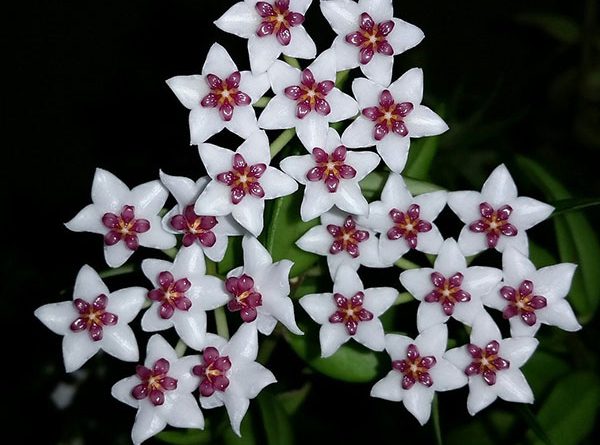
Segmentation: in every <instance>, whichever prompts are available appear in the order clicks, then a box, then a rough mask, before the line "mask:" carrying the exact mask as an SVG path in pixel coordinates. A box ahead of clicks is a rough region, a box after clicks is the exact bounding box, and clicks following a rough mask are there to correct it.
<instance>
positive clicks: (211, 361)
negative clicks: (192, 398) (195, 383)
mask: <svg viewBox="0 0 600 445" xmlns="http://www.w3.org/2000/svg"><path fill="white" fill-rule="evenodd" d="M257 355H258V332H257V331H256V329H255V328H254V326H252V325H249V324H242V325H241V326H240V327H239V328H238V330H237V332H236V333H235V334H234V335H233V337H231V339H230V340H229V341H227V340H225V339H224V338H222V337H219V336H218V335H212V334H211V335H210V336H209V342H208V346H207V347H206V348H204V351H203V354H202V362H201V363H200V364H199V365H196V366H194V368H193V371H192V372H193V373H194V375H196V376H198V377H200V385H199V388H200V404H201V405H202V408H204V409H211V408H217V407H219V406H223V405H225V409H226V410H227V414H228V415H229V421H230V423H231V428H232V429H233V431H234V432H235V433H236V434H237V435H238V436H241V434H240V424H241V423H242V419H243V418H244V416H245V415H246V412H247V411H248V407H249V406H250V399H253V398H255V397H256V396H257V395H258V393H260V392H261V391H262V390H263V388H264V387H265V386H267V385H270V384H272V383H275V382H277V380H276V379H275V376H274V375H273V373H272V372H271V371H269V370H268V369H267V368H265V367H264V366H263V365H261V364H260V363H258V362H257V361H256V356H257Z"/></svg>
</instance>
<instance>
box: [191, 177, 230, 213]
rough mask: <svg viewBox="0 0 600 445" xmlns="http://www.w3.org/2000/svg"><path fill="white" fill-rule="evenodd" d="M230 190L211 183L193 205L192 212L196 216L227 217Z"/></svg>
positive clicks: (223, 185)
mask: <svg viewBox="0 0 600 445" xmlns="http://www.w3.org/2000/svg"><path fill="white" fill-rule="evenodd" d="M232 207H233V204H232V203H231V192H230V188H229V187H227V186H226V185H225V184H221V183H220V182H218V181H211V182H210V183H209V184H208V185H207V186H206V189H204V191H203V192H202V194H201V195H200V196H199V197H198V200H197V201H196V204H195V205H194V212H196V214H198V215H217V216H221V215H227V214H229V213H231V210H232Z"/></svg>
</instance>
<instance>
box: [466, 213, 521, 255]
mask: <svg viewBox="0 0 600 445" xmlns="http://www.w3.org/2000/svg"><path fill="white" fill-rule="evenodd" d="M512 211H513V209H512V207H511V206H509V205H503V206H502V207H500V208H499V209H498V210H494V208H493V207H492V206H491V205H490V204H488V203H487V202H482V203H481V204H479V213H480V214H481V219H478V220H477V221H475V222H472V223H471V224H470V225H469V229H470V230H471V232H477V233H485V236H486V238H487V245H488V248H490V249H493V248H494V247H496V245H497V244H498V240H499V239H500V235H504V236H516V235H517V233H519V231H518V229H517V228H516V227H515V226H513V225H512V224H511V223H509V222H508V219H509V217H510V214H511V213H512Z"/></svg>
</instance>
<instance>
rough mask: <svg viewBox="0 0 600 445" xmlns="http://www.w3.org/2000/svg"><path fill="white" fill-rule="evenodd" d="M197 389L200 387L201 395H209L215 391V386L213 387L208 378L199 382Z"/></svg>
mask: <svg viewBox="0 0 600 445" xmlns="http://www.w3.org/2000/svg"><path fill="white" fill-rule="evenodd" d="M199 389H200V394H201V395H202V396H203V397H210V396H212V395H213V394H214V392H215V388H214V387H213V384H212V383H211V382H210V380H208V379H204V380H202V382H201V383H200V387H199Z"/></svg>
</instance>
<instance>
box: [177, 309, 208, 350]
mask: <svg viewBox="0 0 600 445" xmlns="http://www.w3.org/2000/svg"><path fill="white" fill-rule="evenodd" d="M192 306H193V303H192ZM172 318H173V325H174V326H175V330H176V331H177V334H178V335H179V336H180V337H181V339H182V340H183V341H184V342H185V344H186V345H188V346H190V347H192V348H194V349H196V350H202V349H203V348H204V346H205V337H206V312H204V311H203V310H194V309H190V310H189V311H187V312H183V311H180V310H175V314H173V317H172Z"/></svg>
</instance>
